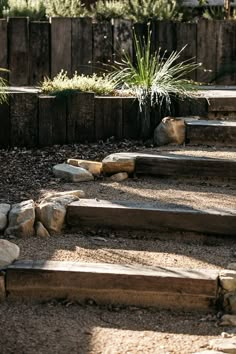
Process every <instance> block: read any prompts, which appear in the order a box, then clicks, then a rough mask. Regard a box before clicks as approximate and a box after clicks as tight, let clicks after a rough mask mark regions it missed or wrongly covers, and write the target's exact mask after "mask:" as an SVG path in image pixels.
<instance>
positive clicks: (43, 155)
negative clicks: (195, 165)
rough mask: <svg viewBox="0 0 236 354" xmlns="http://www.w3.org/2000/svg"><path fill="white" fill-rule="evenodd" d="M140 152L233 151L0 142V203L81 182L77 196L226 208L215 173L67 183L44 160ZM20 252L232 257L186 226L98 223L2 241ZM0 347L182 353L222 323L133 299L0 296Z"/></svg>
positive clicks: (171, 261) (162, 261)
mask: <svg viewBox="0 0 236 354" xmlns="http://www.w3.org/2000/svg"><path fill="white" fill-rule="evenodd" d="M119 151H132V152H136V151H140V152H146V153H159V152H161V151H162V152H166V151H170V152H171V153H176V154H189V155H194V156H205V157H213V158H214V157H217V158H226V159H235V158H236V149H233V148H227V149H226V148H219V149H218V148H217V150H216V149H215V148H214V147H213V148H210V147H194V148H193V147H186V148H184V147H165V148H153V147H149V148H147V147H146V146H144V145H143V144H142V143H139V142H129V141H124V142H121V143H115V142H112V141H111V140H110V141H107V142H105V143H104V142H100V143H99V144H91V145H68V146H62V147H59V146H54V147H50V148H44V149H30V150H29V149H28V150H27V149H18V148H15V149H12V150H9V151H7V150H0V166H1V174H0V202H4V203H6V202H9V203H14V202H19V201H22V200H25V199H30V198H32V199H34V200H35V201H38V200H39V199H40V198H41V197H42V196H43V194H44V193H46V192H48V191H63V190H71V189H75V188H76V189H83V190H84V191H85V192H86V196H87V198H99V199H116V200H132V201H145V202H152V203H154V204H155V205H165V206H166V207H167V206H171V207H174V206H185V207H189V208H199V207H201V208H215V209H216V208H218V209H222V208H224V209H227V208H234V209H235V206H236V198H235V196H236V190H235V185H233V184H231V183H229V182H227V181H224V182H222V181H221V182H220V181H212V180H206V179H205V180H201V179H200V180H198V181H192V180H186V181H183V180H181V179H175V178H171V179H155V178H151V177H140V178H134V179H129V180H127V181H124V182H122V183H114V182H111V181H110V179H109V178H104V179H99V180H97V181H95V182H87V183H80V184H68V183H65V182H63V181H60V180H58V179H56V178H55V177H54V176H53V174H52V166H53V165H55V164H57V163H61V162H65V161H66V160H67V159H68V158H82V159H92V160H93V159H94V160H98V161H101V160H102V159H103V158H104V157H105V156H107V155H108V154H110V153H114V152H119ZM11 240H12V241H13V242H15V243H17V244H18V245H19V246H20V248H21V256H20V258H21V259H45V260H47V259H50V260H64V261H66V260H74V261H81V262H106V263H121V264H141V265H150V266H160V265H161V266H168V267H169V266H174V267H186V268H213V269H221V268H224V267H226V266H227V264H228V263H230V262H234V261H236V258H235V251H236V249H235V242H233V240H230V239H228V238H227V239H224V238H213V237H210V238H209V237H206V236H203V235H199V236H198V237H197V238H196V237H195V235H190V234H181V233H179V234H172V235H168V234H166V235H165V234H157V233H142V232H132V233H129V232H127V233H126V234H125V233H122V234H121V233H118V232H109V231H104V230H97V231H95V232H85V231H81V232H79V233H77V234H71V233H68V232H67V233H64V234H63V235H60V236H57V237H56V236H54V237H50V238H48V239H39V238H36V237H34V238H30V239H11ZM0 313H1V315H0V328H1V336H0V354H15V353H17V354H51V353H52V354H64V353H70V354H86V353H90V354H99V353H101V354H123V353H127V354H128V353H133V354H136V353H138V354H141V353H142V354H146V353H147V354H168V353H176V354H189V353H194V352H195V351H201V350H205V349H206V348H207V344H208V341H209V340H210V339H212V338H215V337H217V336H219V335H220V333H221V332H223V331H224V330H227V331H228V332H232V331H233V329H232V328H227V329H226V328H222V327H219V326H218V319H217V317H216V316H215V315H210V314H209V315H207V314H199V313H197V314H189V313H179V312H178V313H176V312H174V311H158V310H154V309H146V310H144V309H140V308H135V307H133V308H132V307H129V308H120V307H98V306H89V305H88V306H86V305H84V306H81V305H80V304H77V303H66V302H65V303H58V302H54V301H52V302H49V303H44V304H33V303H27V304H26V303H17V302H16V303H10V302H8V301H6V302H4V303H2V304H0Z"/></svg>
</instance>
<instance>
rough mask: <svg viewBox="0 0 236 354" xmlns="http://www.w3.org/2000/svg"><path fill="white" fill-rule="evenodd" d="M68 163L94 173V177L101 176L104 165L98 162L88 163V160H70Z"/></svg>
mask: <svg viewBox="0 0 236 354" xmlns="http://www.w3.org/2000/svg"><path fill="white" fill-rule="evenodd" d="M67 163H68V164H69V165H72V166H76V167H82V168H84V169H85V170H87V171H89V172H90V173H92V175H94V176H99V175H100V174H101V173H102V163H101V162H97V161H88V160H77V159H68V160H67Z"/></svg>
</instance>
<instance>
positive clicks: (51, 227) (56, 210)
mask: <svg viewBox="0 0 236 354" xmlns="http://www.w3.org/2000/svg"><path fill="white" fill-rule="evenodd" d="M77 200H79V197H76V196H74V195H67V196H66V195H65V196H62V197H52V198H51V199H50V198H47V199H46V200H42V202H41V203H40V204H39V205H38V206H37V207H36V217H37V220H38V221H40V222H41V223H42V224H43V225H44V226H45V227H46V229H47V230H48V231H49V232H50V233H51V234H57V233H60V232H61V230H62V228H63V227H64V225H65V218H66V209H67V205H68V204H70V203H72V202H75V201H77Z"/></svg>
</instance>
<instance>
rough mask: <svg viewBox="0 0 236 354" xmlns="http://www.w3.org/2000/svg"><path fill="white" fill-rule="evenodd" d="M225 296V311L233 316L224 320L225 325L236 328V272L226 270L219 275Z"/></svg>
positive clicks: (227, 316)
mask: <svg viewBox="0 0 236 354" xmlns="http://www.w3.org/2000/svg"><path fill="white" fill-rule="evenodd" d="M219 280H220V285H221V288H222V293H223V296H224V310H225V311H226V312H228V313H230V314H231V315H225V316H226V317H225V316H224V318H222V320H223V322H224V325H229V326H231V325H233V326H236V270H231V269H229V270H228V269H226V270H222V271H221V272H220V274H219Z"/></svg>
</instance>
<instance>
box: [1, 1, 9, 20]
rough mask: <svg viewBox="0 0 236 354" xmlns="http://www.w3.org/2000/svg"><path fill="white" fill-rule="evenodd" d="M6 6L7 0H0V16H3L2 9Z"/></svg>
mask: <svg viewBox="0 0 236 354" xmlns="http://www.w3.org/2000/svg"><path fill="white" fill-rule="evenodd" d="M7 8H8V0H0V17H3V11H4V10H6V9H7Z"/></svg>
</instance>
